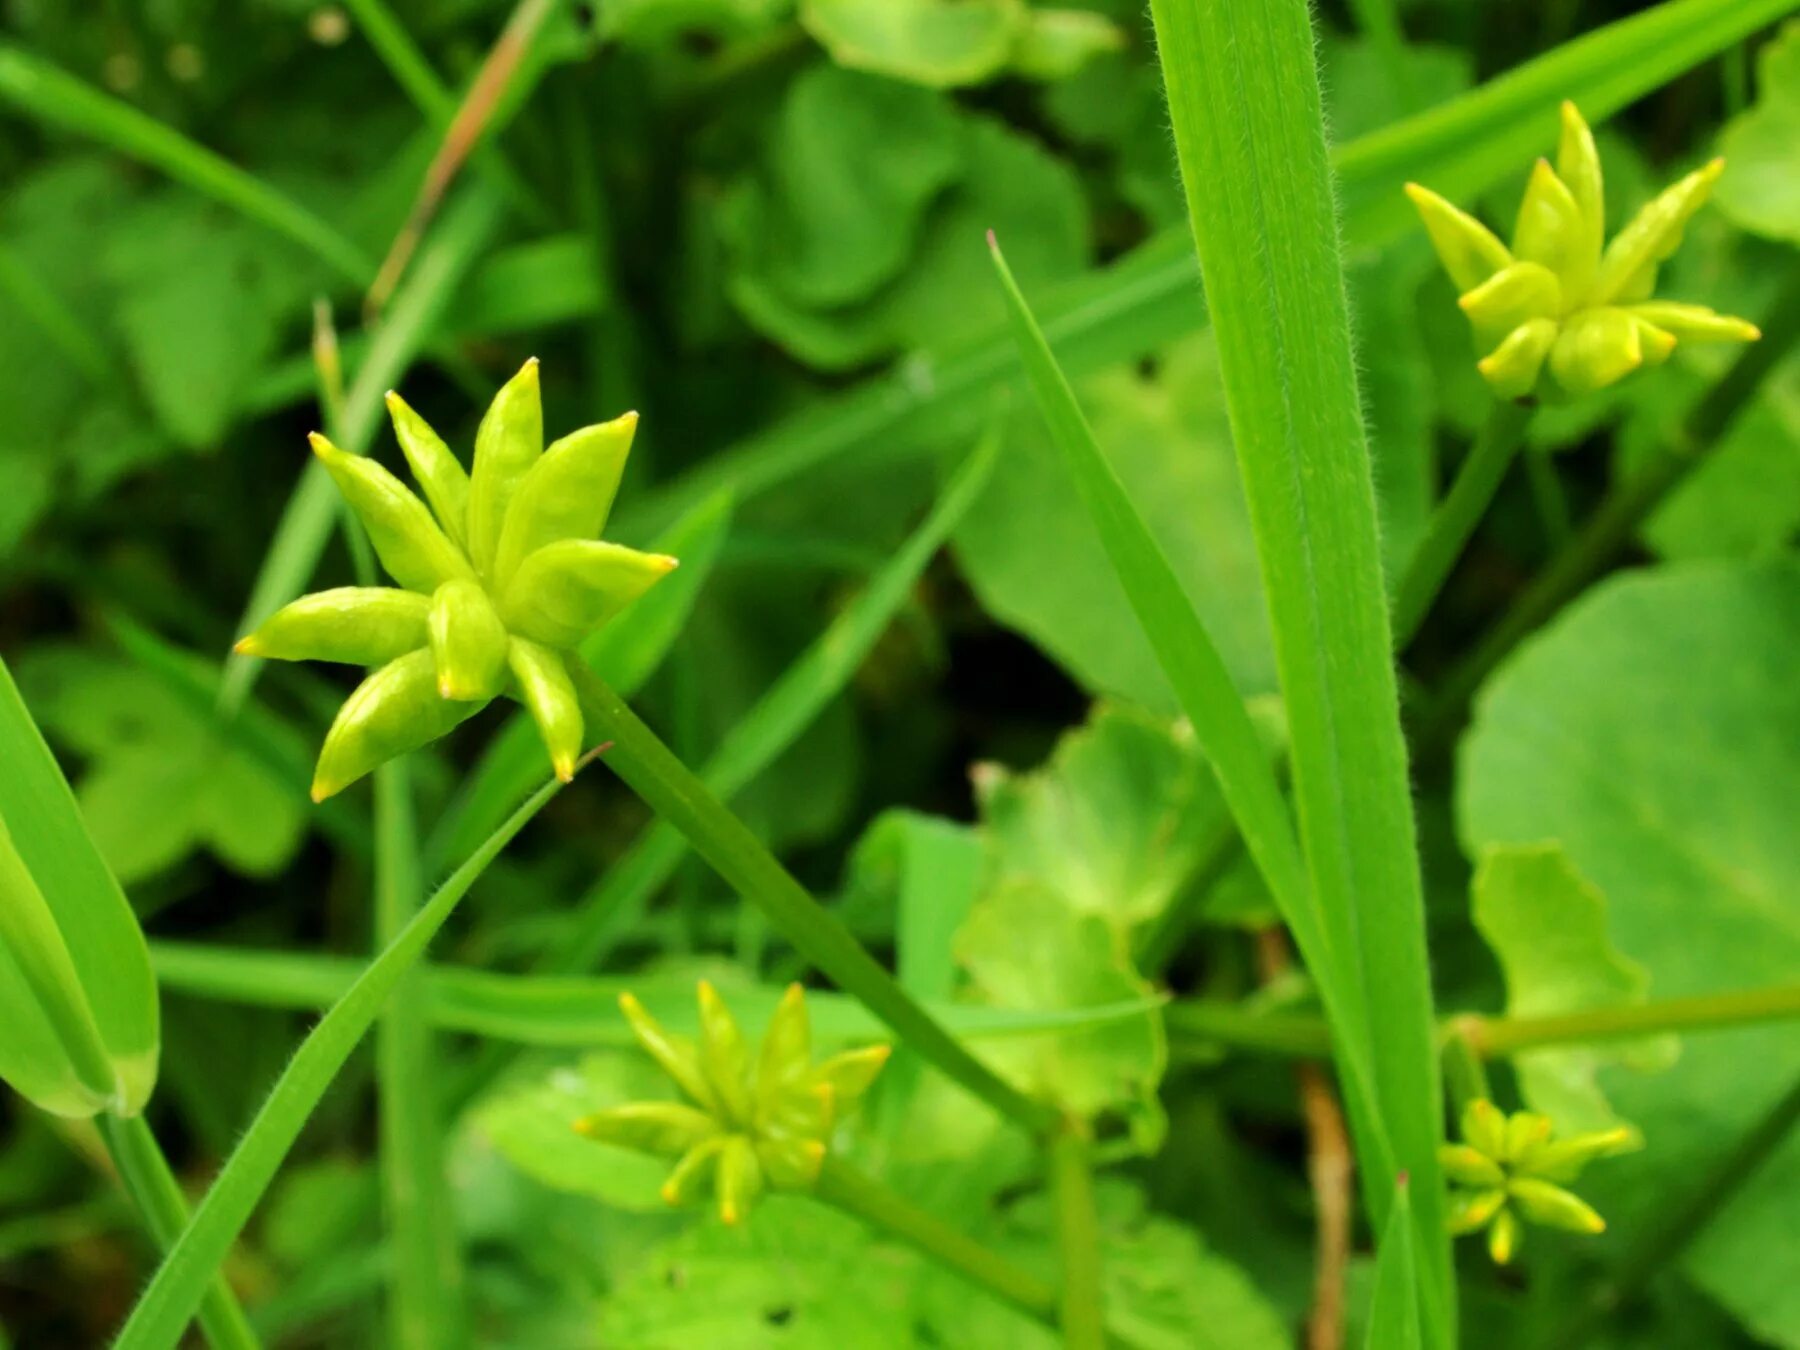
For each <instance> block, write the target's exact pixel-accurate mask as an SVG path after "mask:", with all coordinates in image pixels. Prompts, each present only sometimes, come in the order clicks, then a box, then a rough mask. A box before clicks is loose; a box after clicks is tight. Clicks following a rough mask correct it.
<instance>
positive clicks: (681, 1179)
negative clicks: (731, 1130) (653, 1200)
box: [662, 1134, 729, 1205]
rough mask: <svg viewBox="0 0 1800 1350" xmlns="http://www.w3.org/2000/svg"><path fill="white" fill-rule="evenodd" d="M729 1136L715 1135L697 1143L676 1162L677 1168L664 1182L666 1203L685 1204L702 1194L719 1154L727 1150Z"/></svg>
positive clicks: (664, 1201)
mask: <svg viewBox="0 0 1800 1350" xmlns="http://www.w3.org/2000/svg"><path fill="white" fill-rule="evenodd" d="M728 1137H729V1136H727V1135H723V1134H717V1135H714V1136H713V1137H712V1138H711V1139H704V1140H702V1141H701V1142H700V1143H698V1144H695V1145H694V1146H693V1147H692V1148H691V1149H689V1150H688V1151H687V1152H686V1153H684V1154H683V1155H682V1157H681V1161H680V1162H678V1163H676V1164H675V1170H674V1171H672V1172H670V1173H669V1179H668V1180H667V1181H665V1182H663V1184H662V1198H663V1203H664V1204H666V1205H685V1204H688V1203H690V1202H691V1201H693V1200H694V1199H695V1198H696V1197H697V1196H698V1195H699V1194H700V1192H701V1190H702V1189H704V1188H705V1185H706V1182H707V1179H708V1178H709V1177H711V1176H712V1174H713V1169H714V1168H715V1167H716V1166H717V1165H718V1162H719V1155H720V1154H721V1153H723V1152H724V1151H725V1143H726V1140H727V1138H728Z"/></svg>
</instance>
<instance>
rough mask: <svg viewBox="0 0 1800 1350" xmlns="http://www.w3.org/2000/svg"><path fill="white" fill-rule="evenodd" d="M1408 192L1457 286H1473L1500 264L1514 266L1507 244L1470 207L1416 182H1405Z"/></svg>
mask: <svg viewBox="0 0 1800 1350" xmlns="http://www.w3.org/2000/svg"><path fill="white" fill-rule="evenodd" d="M1406 195H1407V196H1408V197H1410V198H1411V199H1412V204H1413V205H1414V206H1415V207H1417V208H1418V211H1419V218H1420V219H1421V220H1423V221H1424V222H1425V232H1426V233H1427V234H1429V235H1430V236H1431V246H1432V247H1433V248H1434V249H1436V250H1437V255H1438V260H1439V261H1440V262H1442V263H1443V264H1444V270H1445V271H1446V272H1448V273H1449V274H1450V280H1451V281H1452V282H1454V283H1455V285H1456V289H1457V290H1459V291H1470V290H1474V289H1475V287H1477V286H1479V285H1481V283H1482V282H1484V281H1486V280H1487V279H1488V278H1489V277H1491V276H1493V275H1494V273H1496V272H1498V271H1500V269H1501V268H1503V267H1510V266H1512V262H1513V257H1512V254H1511V253H1510V252H1509V251H1508V250H1507V247H1506V245H1505V244H1503V243H1501V242H1500V240H1499V239H1498V238H1496V237H1495V235H1494V232H1493V231H1492V230H1490V229H1488V227H1487V226H1485V225H1483V224H1482V223H1481V222H1480V221H1479V220H1476V219H1475V217H1474V216H1471V215H1470V214H1469V213H1468V212H1467V211H1464V210H1461V209H1460V208H1458V207H1456V206H1452V205H1451V204H1450V203H1449V202H1447V201H1445V200H1444V199H1443V198H1442V197H1440V196H1438V194H1437V193H1435V192H1433V191H1432V190H1431V189H1430V188H1425V187H1420V186H1419V185H1418V184H1417V183H1408V184H1407V185H1406Z"/></svg>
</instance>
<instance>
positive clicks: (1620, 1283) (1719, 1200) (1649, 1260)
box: [1547, 1079, 1800, 1350]
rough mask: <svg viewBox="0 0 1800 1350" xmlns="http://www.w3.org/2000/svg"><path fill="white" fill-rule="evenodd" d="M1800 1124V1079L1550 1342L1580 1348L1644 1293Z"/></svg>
mask: <svg viewBox="0 0 1800 1350" xmlns="http://www.w3.org/2000/svg"><path fill="white" fill-rule="evenodd" d="M1796 1126H1800V1079H1796V1080H1795V1081H1794V1083H1793V1084H1792V1086H1790V1087H1789V1088H1788V1090H1787V1091H1786V1092H1785V1093H1783V1094H1782V1096H1781V1097H1780V1098H1778V1099H1777V1100H1776V1102H1775V1103H1774V1105H1773V1106H1771V1107H1770V1108H1769V1110H1768V1112H1767V1113H1766V1114H1765V1115H1764V1116H1763V1118H1762V1119H1761V1120H1759V1121H1758V1122H1757V1123H1756V1124H1755V1125H1753V1126H1751V1128H1750V1130H1749V1132H1748V1133H1747V1134H1745V1135H1744V1136H1743V1138H1742V1139H1740V1140H1739V1141H1738V1143H1737V1145H1736V1146H1735V1147H1734V1148H1733V1149H1732V1150H1731V1152H1730V1153H1728V1154H1726V1155H1725V1156H1724V1157H1723V1158H1721V1159H1720V1160H1719V1162H1718V1164H1717V1165H1716V1166H1715V1167H1714V1168H1713V1169H1712V1171H1711V1172H1709V1173H1708V1174H1707V1175H1706V1177H1705V1179H1704V1180H1702V1181H1701V1183H1700V1184H1699V1185H1698V1186H1696V1187H1694V1188H1693V1190H1691V1191H1689V1192H1687V1193H1685V1194H1680V1195H1677V1196H1675V1197H1674V1198H1673V1199H1672V1200H1671V1202H1670V1203H1669V1204H1668V1205H1667V1206H1666V1207H1665V1208H1664V1210H1663V1211H1662V1213H1660V1214H1658V1215H1655V1216H1653V1217H1652V1218H1651V1220H1650V1221H1649V1222H1648V1223H1646V1224H1644V1225H1643V1226H1642V1227H1641V1228H1639V1229H1638V1236H1637V1240H1636V1241H1635V1242H1634V1243H1633V1244H1632V1246H1631V1247H1630V1249H1629V1250H1628V1251H1627V1252H1626V1254H1625V1257H1624V1259H1623V1260H1622V1261H1621V1262H1620V1263H1619V1267H1618V1273H1617V1274H1616V1275H1615V1276H1613V1278H1612V1279H1611V1280H1609V1281H1608V1282H1607V1283H1605V1284H1603V1285H1601V1286H1600V1288H1599V1289H1597V1290H1596V1291H1595V1292H1594V1294H1593V1295H1592V1296H1591V1297H1590V1298H1589V1299H1588V1300H1586V1302H1584V1303H1583V1304H1582V1305H1581V1307H1580V1308H1578V1309H1577V1310H1576V1312H1575V1313H1574V1314H1573V1315H1572V1316H1571V1317H1570V1319H1569V1321H1568V1323H1567V1324H1566V1325H1565V1326H1564V1328H1563V1329H1562V1331H1561V1332H1560V1334H1557V1335H1554V1336H1551V1337H1550V1338H1549V1340H1548V1342H1547V1343H1548V1344H1549V1345H1552V1346H1555V1347H1557V1350H1580V1347H1582V1346H1585V1345H1586V1344H1587V1343H1588V1341H1589V1340H1591V1339H1592V1338H1593V1336H1594V1334H1595V1333H1596V1332H1597V1331H1598V1330H1599V1329H1600V1328H1601V1326H1602V1325H1604V1323H1605V1322H1606V1320H1607V1319H1608V1318H1609V1317H1611V1316H1612V1315H1613V1313H1615V1312H1616V1311H1618V1310H1619V1309H1620V1308H1623V1307H1625V1306H1626V1305H1627V1304H1629V1303H1630V1302H1632V1301H1633V1300H1634V1299H1636V1298H1637V1297H1638V1295H1640V1294H1641V1293H1643V1291H1644V1289H1645V1287H1646V1286H1648V1285H1649V1283H1650V1281H1651V1279H1652V1278H1654V1276H1655V1275H1656V1273H1657V1272H1658V1271H1660V1270H1661V1269H1662V1268H1663V1267H1664V1266H1666V1265H1668V1264H1669V1262H1671V1261H1673V1260H1674V1259H1675V1258H1676V1257H1678V1256H1680V1255H1681V1253H1682V1252H1684V1251H1686V1250H1687V1248H1688V1247H1689V1246H1690V1245H1692V1244H1693V1243H1694V1241H1695V1240H1696V1239H1698V1238H1699V1237H1700V1236H1701V1235H1702V1234H1703V1233H1705V1232H1706V1229H1707V1226H1708V1225H1709V1224H1710V1223H1711V1222H1712V1221H1713V1219H1714V1218H1715V1217H1716V1216H1717V1215H1718V1213H1719V1211H1720V1210H1722V1209H1724V1208H1725V1206H1726V1204H1727V1203H1729V1202H1730V1200H1731V1199H1732V1198H1733V1197H1734V1196H1735V1195H1736V1194H1737V1193H1738V1191H1739V1189H1740V1188H1742V1186H1743V1185H1744V1183H1745V1182H1747V1181H1749V1180H1750V1178H1751V1177H1752V1176H1754V1175H1755V1174H1756V1170H1757V1169H1758V1168H1759V1167H1761V1166H1762V1165H1763V1163H1765V1162H1766V1161H1768V1159H1769V1156H1770V1155H1771V1154H1772V1153H1774V1152H1775V1150H1776V1149H1777V1148H1778V1147H1780V1146H1781V1144H1782V1142H1783V1141H1784V1140H1786V1138H1787V1137H1788V1134H1789V1133H1790V1132H1791V1131H1792V1130H1793V1129H1794V1128H1795V1127H1796Z"/></svg>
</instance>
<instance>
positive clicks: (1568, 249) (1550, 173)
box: [1512, 159, 1587, 297]
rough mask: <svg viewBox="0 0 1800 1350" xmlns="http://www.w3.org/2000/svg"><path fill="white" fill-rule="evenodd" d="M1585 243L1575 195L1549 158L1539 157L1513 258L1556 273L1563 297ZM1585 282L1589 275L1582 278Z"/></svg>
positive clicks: (1516, 233)
mask: <svg viewBox="0 0 1800 1350" xmlns="http://www.w3.org/2000/svg"><path fill="white" fill-rule="evenodd" d="M1583 243H1584V236H1583V232H1582V221H1581V208H1580V206H1578V205H1577V204H1576V201H1575V194H1574V193H1572V192H1570V191H1569V189H1568V187H1567V185H1565V184H1564V183H1563V180H1562V179H1560V178H1558V177H1557V176H1556V170H1555V169H1553V168H1551V167H1550V161H1549V160H1547V159H1540V160H1539V161H1538V162H1537V164H1536V165H1535V166H1533V168H1532V170H1531V178H1530V179H1529V180H1528V181H1527V182H1526V184H1525V196H1524V199H1523V200H1522V201H1521V202H1520V203H1519V219H1518V223H1517V224H1516V225H1515V226H1514V227H1513V245H1512V252H1513V257H1515V258H1517V259H1518V260H1519V261H1520V262H1534V263H1541V264H1542V265H1543V266H1545V267H1548V268H1549V269H1550V270H1551V271H1552V272H1554V273H1556V276H1557V281H1558V284H1559V285H1560V286H1561V287H1562V292H1563V294H1564V296H1565V297H1566V296H1568V295H1569V294H1570V286H1569V282H1570V279H1571V274H1572V273H1579V271H1580V269H1581V250H1582V246H1583ZM1581 280H1582V281H1583V283H1584V284H1585V282H1586V280H1587V278H1586V277H1582V278H1581Z"/></svg>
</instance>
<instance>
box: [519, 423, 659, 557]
mask: <svg viewBox="0 0 1800 1350" xmlns="http://www.w3.org/2000/svg"><path fill="white" fill-rule="evenodd" d="M637 423H638V415H637V414H636V413H634V412H630V413H626V414H625V415H624V416H623V417H616V418H614V419H613V420H612V421H610V422H601V423H600V424H598V425H597V426H591V427H583V428H582V429H581V430H580V431H576V432H571V433H570V434H569V435H567V436H564V437H563V438H562V439H561V440H559V441H557V442H556V443H555V444H554V445H552V446H551V447H550V448H549V449H548V450H546V451H544V455H543V458H542V459H540V460H538V462H537V463H536V464H534V465H532V466H531V470H530V472H528V473H527V474H526V475H525V477H524V478H523V479H522V480H520V483H519V488H518V491H517V492H516V493H514V494H513V499H512V504H511V505H510V506H508V507H507V510H506V522H505V524H504V526H503V527H502V529H501V531H500V545H499V553H498V555H497V556H496V558H495V560H494V582H495V585H496V586H498V587H499V588H501V589H504V588H505V586H506V582H507V579H508V578H510V577H511V576H512V574H513V571H514V569H515V568H517V567H518V565H519V564H520V563H521V562H522V561H524V560H525V559H526V558H527V557H529V556H530V555H531V554H533V553H535V552H536V551H537V550H538V549H540V548H542V547H543V546H544V545H545V544H553V543H555V542H556V541H557V540H559V539H594V538H598V537H599V534H600V531H601V529H602V528H603V527H604V526H605V524H606V516H607V513H608V512H609V511H611V510H612V503H613V497H614V496H615V495H616V494H617V493H618V490H619V478H620V475H622V474H623V473H624V472H625V461H626V459H627V458H628V457H629V456H630V454H631V440H632V437H633V436H634V435H635V434H636V432H637Z"/></svg>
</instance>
